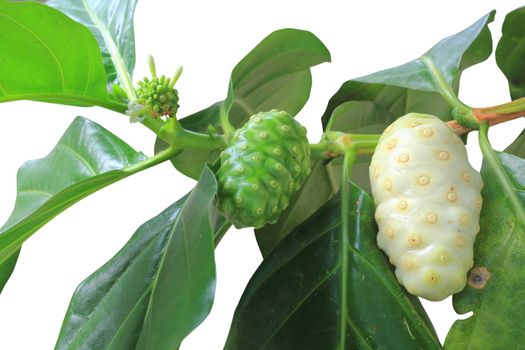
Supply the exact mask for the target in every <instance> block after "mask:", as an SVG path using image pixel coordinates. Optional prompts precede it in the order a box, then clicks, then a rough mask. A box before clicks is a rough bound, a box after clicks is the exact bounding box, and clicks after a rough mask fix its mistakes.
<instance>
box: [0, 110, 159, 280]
mask: <svg viewBox="0 0 525 350" xmlns="http://www.w3.org/2000/svg"><path fill="white" fill-rule="evenodd" d="M162 159H163V158H162V155H161V157H156V158H150V159H147V158H146V157H145V156H144V155H143V154H142V153H140V152H136V151H135V150H133V149H132V148H131V147H130V146H128V145H127V144H126V143H124V142H123V141H122V140H120V139H119V138H117V137H116V136H115V135H113V134H111V133H110V132H109V131H107V130H105V129H104V128H102V127H101V126H99V125H98V124H96V123H94V122H92V121H89V120H87V119H84V118H80V117H79V118H77V119H75V120H74V121H73V123H72V124H71V125H70V126H69V128H68V129H67V131H66V132H65V133H64V135H63V136H62V138H61V139H60V141H59V142H58V144H57V145H56V146H55V148H54V149H53V150H52V151H51V153H49V155H48V156H47V157H45V158H42V159H38V160H32V161H29V162H27V163H25V164H24V165H23V166H22V167H21V168H20V169H19V171H18V175H17V196H16V203H15V207H14V209H13V212H12V213H11V216H10V217H9V218H8V220H7V222H6V223H5V224H4V226H3V227H1V228H0V282H4V283H5V282H6V281H7V278H8V277H9V274H10V273H11V271H12V268H14V262H15V261H16V255H18V251H19V249H20V247H21V245H22V243H23V242H24V241H25V240H26V239H28V238H29V237H30V236H31V235H32V234H33V233H35V232H36V231H37V230H38V229H39V228H40V227H42V226H43V225H45V224H46V223H47V222H49V221H50V220H51V219H52V218H54V217H55V216H57V215H58V214H60V213H61V212H62V211H64V210H65V209H67V208H68V207H70V206H71V205H73V204H74V203H76V202H78V201H79V200H81V199H82V198H84V197H86V196H88V195H90V194H91V193H93V192H95V191H97V190H99V189H101V188H103V187H105V186H107V185H110V184H112V183H114V182H116V181H119V180H121V179H123V178H125V177H127V176H129V175H132V174H134V173H137V172H138V171H141V170H144V169H146V168H148V167H150V166H152V165H155V164H156V163H158V162H160V161H161V160H162ZM164 160H165V158H164ZM9 266H11V268H9ZM1 287H3V284H1V285H0V288H1Z"/></svg>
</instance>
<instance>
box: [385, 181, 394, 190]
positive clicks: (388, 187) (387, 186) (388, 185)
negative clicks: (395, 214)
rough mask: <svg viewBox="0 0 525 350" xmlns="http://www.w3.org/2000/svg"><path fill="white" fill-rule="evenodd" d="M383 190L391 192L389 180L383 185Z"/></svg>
mask: <svg viewBox="0 0 525 350" xmlns="http://www.w3.org/2000/svg"><path fill="white" fill-rule="evenodd" d="M383 188H384V189H385V191H391V190H392V182H390V181H389V180H386V181H385V183H384V184H383Z"/></svg>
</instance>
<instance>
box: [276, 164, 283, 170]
mask: <svg viewBox="0 0 525 350" xmlns="http://www.w3.org/2000/svg"><path fill="white" fill-rule="evenodd" d="M275 170H278V171H281V170H283V165H282V164H281V163H277V164H275Z"/></svg>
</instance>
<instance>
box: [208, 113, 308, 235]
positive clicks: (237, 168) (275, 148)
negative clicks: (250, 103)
mask: <svg viewBox="0 0 525 350" xmlns="http://www.w3.org/2000/svg"><path fill="white" fill-rule="evenodd" d="M220 158H221V166H220V168H219V170H218V171H217V174H216V175H217V180H218V192H217V198H218V208H219V211H220V212H221V213H222V214H223V215H224V216H226V217H227V218H228V219H229V220H230V221H231V222H232V223H233V224H234V225H235V227H237V228H242V227H255V228H258V227H262V226H264V225H265V224H267V223H275V222H276V221H277V219H278V218H279V215H280V214H281V212H282V211H283V210H284V209H285V208H286V207H287V206H288V203H289V202H290V197H291V196H292V194H293V193H295V192H296V191H297V190H298V189H299V188H300V187H301V184H302V183H303V180H304V179H305V178H306V176H308V174H309V173H310V148H309V144H308V139H307V138H306V129H305V128H304V127H303V126H301V125H300V124H299V123H298V122H296V121H295V120H294V119H293V118H292V117H291V116H290V115H289V114H288V113H286V112H279V111H276V110H272V111H270V112H264V113H258V114H256V115H254V116H252V117H251V118H250V120H249V121H248V122H246V124H245V125H244V126H243V127H242V128H240V129H239V130H237V131H236V132H235V134H234V136H233V138H232V140H231V143H230V145H229V146H228V147H227V148H226V149H225V150H224V151H223V152H222V153H221V157H220Z"/></svg>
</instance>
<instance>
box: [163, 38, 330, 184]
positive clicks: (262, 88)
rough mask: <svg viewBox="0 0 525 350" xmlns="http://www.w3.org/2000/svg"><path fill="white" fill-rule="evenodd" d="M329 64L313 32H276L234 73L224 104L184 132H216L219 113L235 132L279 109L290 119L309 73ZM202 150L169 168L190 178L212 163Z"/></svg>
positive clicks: (304, 95) (188, 123)
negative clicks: (253, 118) (211, 128)
mask: <svg viewBox="0 0 525 350" xmlns="http://www.w3.org/2000/svg"><path fill="white" fill-rule="evenodd" d="M327 61H330V53H329V52H328V50H327V48H326V47H325V46H324V45H323V43H322V42H321V41H320V40H319V39H318V38H317V37H316V36H315V35H313V34H312V33H310V32H307V31H303V30H298V29H281V30H278V31H275V32H273V33H272V34H270V35H269V36H267V37H266V38H265V39H263V40H262V41H261V42H260V43H259V44H258V45H257V46H256V47H255V48H254V49H253V50H252V51H250V53H248V55H246V57H244V58H243V59H242V60H241V62H239V63H238V64H237V66H235V68H234V69H233V72H232V75H231V80H230V85H229V89H228V96H227V98H226V100H224V101H221V102H217V103H215V104H213V105H211V106H210V107H208V108H206V109H204V110H202V111H200V112H197V113H195V114H193V115H190V116H188V117H186V118H183V119H182V120H181V123H182V126H184V127H185V128H186V129H189V130H193V131H197V132H204V133H206V132H207V131H208V126H209V125H213V126H214V127H216V128H217V129H220V128H221V125H220V120H219V118H220V111H221V108H223V109H224V112H225V113H228V112H229V117H230V121H231V122H232V124H233V126H234V127H239V126H240V125H242V124H244V122H245V121H246V120H247V119H248V117H250V116H251V115H253V114H255V113H257V112H261V111H267V110H270V109H278V110H283V111H287V112H288V113H290V115H292V116H295V115H296V114H297V113H298V112H299V111H300V110H301V109H302V107H303V106H304V104H305V103H306V101H307V100H308V97H309V96H310V88H311V84H312V77H311V73H310V68H311V67H313V66H315V65H318V64H320V63H323V62H327ZM215 157H216V156H215V155H210V153H208V152H203V151H184V152H182V154H180V155H179V156H177V157H176V158H174V159H173V164H174V166H175V167H176V168H177V169H178V170H179V171H181V172H182V173H184V174H185V175H187V176H190V177H193V178H195V176H196V175H198V174H199V173H200V170H201V169H202V167H203V166H204V164H205V163H206V161H209V160H213V159H215Z"/></svg>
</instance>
